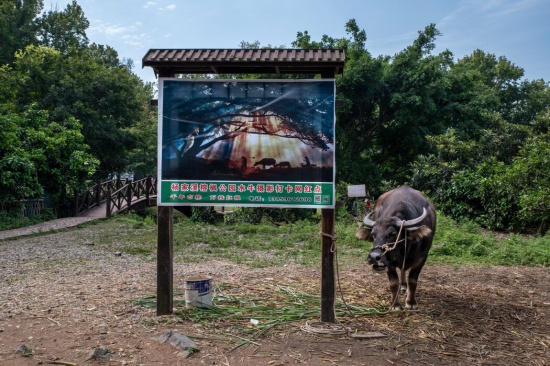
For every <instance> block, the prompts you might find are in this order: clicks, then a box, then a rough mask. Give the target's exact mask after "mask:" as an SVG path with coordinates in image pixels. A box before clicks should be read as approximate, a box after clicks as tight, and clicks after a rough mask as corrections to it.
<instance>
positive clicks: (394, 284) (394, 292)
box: [387, 266, 403, 310]
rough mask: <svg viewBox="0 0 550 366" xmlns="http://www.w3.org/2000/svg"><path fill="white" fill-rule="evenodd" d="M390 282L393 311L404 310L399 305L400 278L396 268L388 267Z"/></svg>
mask: <svg viewBox="0 0 550 366" xmlns="http://www.w3.org/2000/svg"><path fill="white" fill-rule="evenodd" d="M387 271H388V280H389V281H390V291H391V310H402V309H403V308H402V307H401V304H400V303H399V296H398V295H399V276H397V271H396V270H395V267H393V266H388V270H387Z"/></svg>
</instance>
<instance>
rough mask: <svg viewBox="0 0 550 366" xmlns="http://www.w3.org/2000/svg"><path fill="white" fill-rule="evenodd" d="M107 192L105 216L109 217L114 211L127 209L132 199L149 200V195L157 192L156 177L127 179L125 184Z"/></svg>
mask: <svg viewBox="0 0 550 366" xmlns="http://www.w3.org/2000/svg"><path fill="white" fill-rule="evenodd" d="M108 193H109V194H108V195H107V205H106V206H107V217H110V216H111V215H112V213H114V212H118V211H124V210H127V209H129V208H130V207H131V206H132V202H133V201H134V202H135V201H136V200H140V199H141V198H144V199H145V200H146V201H147V202H149V197H150V196H153V195H156V194H157V184H156V179H154V178H152V177H151V176H149V177H147V178H143V179H140V180H136V181H135V182H132V181H128V182H127V184H126V185H124V186H122V187H120V188H119V189H117V190H115V191H114V192H112V193H110V192H108Z"/></svg>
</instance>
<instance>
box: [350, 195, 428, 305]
mask: <svg viewBox="0 0 550 366" xmlns="http://www.w3.org/2000/svg"><path fill="white" fill-rule="evenodd" d="M363 222H364V224H365V225H366V227H367V230H366V232H363V235H358V236H362V237H364V238H366V239H371V240H372V241H373V246H372V249H371V251H370V253H369V256H368V260H367V262H368V263H369V264H371V265H372V266H373V269H375V270H384V269H386V272H387V274H388V279H389V282H390V290H391V293H392V298H391V304H392V305H391V307H392V309H393V310H400V309H402V308H401V305H400V303H399V297H398V291H399V287H400V286H399V283H400V282H401V291H402V292H405V291H406V294H407V298H406V300H405V307H406V308H407V309H414V308H415V307H416V304H417V303H416V299H415V292H416V285H417V281H418V275H419V274H420V271H421V270H422V267H423V266H424V263H426V259H427V258H428V252H429V250H430V248H431V246H432V240H433V236H434V234H435V226H436V217H435V208H434V206H433V205H432V203H431V202H430V201H428V199H427V198H426V196H424V194H423V193H421V192H419V191H417V190H415V189H413V188H411V187H408V186H401V187H399V188H396V189H394V190H392V191H389V192H386V193H384V194H383V195H381V196H380V198H378V200H377V201H376V208H375V210H374V212H371V213H369V214H368V215H367V216H365V219H364V220H363ZM368 231H370V233H369V232H368ZM398 268H399V270H400V275H401V276H400V277H401V279H399V278H398V276H397V269H398ZM407 271H408V277H407V276H406V272H407Z"/></svg>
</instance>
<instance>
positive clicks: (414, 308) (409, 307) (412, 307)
mask: <svg viewBox="0 0 550 366" xmlns="http://www.w3.org/2000/svg"><path fill="white" fill-rule="evenodd" d="M405 308H406V309H407V310H416V308H417V306H416V304H405Z"/></svg>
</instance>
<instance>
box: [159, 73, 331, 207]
mask: <svg viewBox="0 0 550 366" xmlns="http://www.w3.org/2000/svg"><path fill="white" fill-rule="evenodd" d="M334 102H335V84H334V80H332V79H328V80H186V79H175V78H160V79H159V123H158V124H159V134H158V135H159V156H158V162H159V165H158V166H159V174H158V190H159V192H158V204H159V205H161V206H162V205H165V206H178V205H182V206H190V205H191V206H245V207H246V206H249V207H258V206H261V207H302V208H332V207H334V203H335V189H334V175H335V158H334V127H335V113H334Z"/></svg>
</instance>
